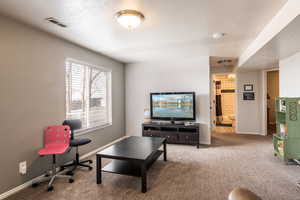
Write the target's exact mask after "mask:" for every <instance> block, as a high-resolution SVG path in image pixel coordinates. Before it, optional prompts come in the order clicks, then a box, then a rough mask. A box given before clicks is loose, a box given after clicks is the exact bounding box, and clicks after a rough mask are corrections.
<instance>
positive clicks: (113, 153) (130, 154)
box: [96, 136, 167, 193]
mask: <svg viewBox="0 0 300 200" xmlns="http://www.w3.org/2000/svg"><path fill="white" fill-rule="evenodd" d="M162 145H163V149H164V150H163V151H161V150H159V148H160V147H161V146H162ZM162 153H163V154H164V161H167V144H166V139H165V138H160V137H137V136H131V137H128V138H126V139H124V140H121V141H120V142H117V143H115V144H113V145H112V146H110V147H108V148H106V149H104V150H102V151H100V152H98V153H97V154H96V156H97V166H96V168H97V170H96V173H97V184H101V182H102V178H101V173H102V172H110V173H116V174H123V175H129V176H136V177H141V179H142V192H143V193H145V192H147V170H148V169H149V168H150V166H151V165H152V164H153V163H154V162H155V161H156V160H157V158H158V157H159V156H160V155H161V154H162ZM101 158H110V159H114V160H113V161H111V162H110V163H109V164H108V165H106V166H105V167H103V168H102V169H101Z"/></svg>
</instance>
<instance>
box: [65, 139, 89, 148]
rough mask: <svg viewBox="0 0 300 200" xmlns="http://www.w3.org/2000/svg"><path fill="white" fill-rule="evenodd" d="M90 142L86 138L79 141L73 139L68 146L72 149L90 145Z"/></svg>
mask: <svg viewBox="0 0 300 200" xmlns="http://www.w3.org/2000/svg"><path fill="white" fill-rule="evenodd" d="M91 141H92V140H90V139H88V138H80V139H73V140H71V142H70V146H72V147H77V146H81V145H85V144H88V143H90V142H91Z"/></svg>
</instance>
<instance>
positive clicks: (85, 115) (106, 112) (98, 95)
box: [66, 60, 111, 130]
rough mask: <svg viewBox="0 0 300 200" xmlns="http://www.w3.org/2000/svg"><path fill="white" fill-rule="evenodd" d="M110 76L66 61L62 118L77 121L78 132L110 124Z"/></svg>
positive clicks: (109, 73)
mask: <svg viewBox="0 0 300 200" xmlns="http://www.w3.org/2000/svg"><path fill="white" fill-rule="evenodd" d="M110 75H111V72H110V71H107V70H105V69H103V68H99V67H94V66H91V65H89V64H85V63H81V62H78V61H74V60H67V61H66V111H67V113H66V118H67V119H80V120H81V122H82V130H84V129H92V128H97V127H101V126H105V125H108V124H111V118H110V105H111V102H110V99H111V98H110Z"/></svg>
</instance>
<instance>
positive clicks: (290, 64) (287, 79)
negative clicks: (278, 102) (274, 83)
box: [279, 52, 300, 97]
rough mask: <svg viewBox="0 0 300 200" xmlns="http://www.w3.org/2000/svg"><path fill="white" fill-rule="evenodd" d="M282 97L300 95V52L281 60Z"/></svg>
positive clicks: (280, 85)
mask: <svg viewBox="0 0 300 200" xmlns="http://www.w3.org/2000/svg"><path fill="white" fill-rule="evenodd" d="M279 71H280V73H279V80H280V81H279V90H280V92H279V94H280V97H300V90H299V85H300V78H299V74H300V52H298V53H296V54H294V55H293V56H290V57H288V58H286V59H283V60H280V62H279Z"/></svg>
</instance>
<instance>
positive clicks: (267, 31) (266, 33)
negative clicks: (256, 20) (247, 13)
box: [238, 0, 300, 67]
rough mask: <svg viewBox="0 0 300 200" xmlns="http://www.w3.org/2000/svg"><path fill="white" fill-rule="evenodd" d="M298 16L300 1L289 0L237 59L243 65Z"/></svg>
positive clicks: (240, 65) (239, 65)
mask: <svg viewBox="0 0 300 200" xmlns="http://www.w3.org/2000/svg"><path fill="white" fill-rule="evenodd" d="M299 14H300V1H299V0H289V1H288V2H287V3H286V4H285V5H284V6H283V7H282V9H281V10H280V11H279V12H278V13H277V14H276V16H275V17H274V18H273V19H272V20H271V22H270V23H269V24H268V25H267V26H266V27H265V28H264V29H263V31H262V32H261V33H260V34H259V35H258V36H257V37H256V39H255V40H254V41H253V42H252V43H251V44H250V45H249V47H248V48H247V49H246V50H245V51H244V52H243V54H242V55H241V56H240V58H239V64H238V67H243V65H244V64H245V63H246V62H247V61H248V60H249V59H250V58H251V57H252V56H255V54H256V53H257V52H258V51H259V50H260V49H261V48H263V47H264V46H265V45H266V44H267V43H268V42H269V41H271V40H272V39H273V38H274V37H275V36H276V35H277V34H279V33H280V31H282V30H283V29H284V28H285V27H286V26H288V24H290V23H291V22H292V21H293V20H294V19H295V18H296V17H297V16H298V15H299Z"/></svg>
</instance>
